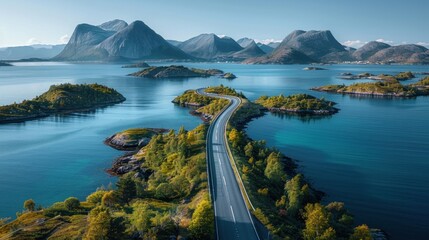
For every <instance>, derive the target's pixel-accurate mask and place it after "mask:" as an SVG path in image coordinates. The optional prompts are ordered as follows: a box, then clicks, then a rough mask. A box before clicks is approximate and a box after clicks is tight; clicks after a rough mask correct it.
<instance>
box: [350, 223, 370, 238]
mask: <svg viewBox="0 0 429 240" xmlns="http://www.w3.org/2000/svg"><path fill="white" fill-rule="evenodd" d="M350 240H372V236H371V231H370V230H369V228H368V226H367V225H365V224H363V225H360V226H357V227H355V229H354V231H353V234H352V235H351V236H350Z"/></svg>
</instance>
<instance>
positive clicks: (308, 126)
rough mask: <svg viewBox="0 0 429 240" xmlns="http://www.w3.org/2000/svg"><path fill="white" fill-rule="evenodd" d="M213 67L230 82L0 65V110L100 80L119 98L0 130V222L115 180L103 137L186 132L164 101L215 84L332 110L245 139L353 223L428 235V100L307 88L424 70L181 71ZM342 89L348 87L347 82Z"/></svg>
mask: <svg viewBox="0 0 429 240" xmlns="http://www.w3.org/2000/svg"><path fill="white" fill-rule="evenodd" d="M185 65H188V66H193V67H201V68H219V69H222V70H224V71H231V72H233V73H234V74H236V75H237V76H238V78H237V79H236V80H233V81H227V80H223V79H217V78H208V79H186V80H148V79H138V78H133V77H127V76H125V75H126V74H127V73H130V72H132V71H133V69H122V68H120V65H100V64H87V65H72V64H22V65H20V66H17V67H11V68H0V104H1V105H3V104H10V103H13V102H15V101H16V102H19V101H21V100H23V99H26V98H32V97H34V96H36V95H39V94H41V93H43V92H44V91H46V90H47V89H48V87H49V86H50V85H51V84H53V83H61V82H72V83H94V82H97V83H100V84H105V85H107V86H110V87H113V88H115V89H117V90H118V91H119V92H121V93H122V94H123V95H124V96H125V97H126V98H127V101H125V102H124V103H122V104H118V105H115V106H112V107H108V108H104V109H100V110H97V111H94V112H87V113H79V114H69V115H61V116H53V117H49V118H44V119H40V120H35V121H29V122H26V123H20V124H6V125H0V216H14V214H15V212H16V211H18V210H21V209H22V203H23V201H24V200H26V199H28V198H33V199H34V200H35V201H36V202H37V203H40V204H43V205H45V206H46V205H49V204H51V203H53V202H55V201H61V200H64V199H65V198H66V197H68V196H76V197H79V198H82V199H83V198H84V197H85V196H86V195H87V194H88V193H90V192H92V191H94V190H95V189H96V188H97V187H98V186H100V185H103V184H104V185H107V184H109V183H110V182H114V181H115V178H112V177H109V176H108V175H107V174H106V173H105V172H104V169H106V168H107V167H109V166H110V164H111V162H112V160H113V159H114V158H115V157H117V156H119V155H120V154H121V153H120V152H118V151H116V150H113V149H110V148H109V147H107V146H105V145H103V143H102V141H103V140H104V138H106V137H107V136H109V135H111V134H113V133H115V132H117V131H120V130H123V129H126V128H130V127H165V128H175V129H178V128H179V127H180V126H182V125H184V126H185V127H186V128H189V129H190V128H193V127H195V126H196V125H198V124H199V123H200V120H199V119H198V118H195V117H192V116H191V115H189V114H188V112H189V110H187V109H184V108H181V107H177V106H174V105H173V104H172V103H171V100H172V99H173V98H174V96H176V95H178V94H180V93H181V92H183V91H184V90H186V89H189V88H197V87H204V86H208V85H218V84H220V83H222V84H224V85H228V86H231V87H234V88H237V89H238V90H241V91H243V92H244V93H245V94H246V95H247V96H248V97H249V98H250V99H252V100H253V99H255V98H257V97H259V96H260V95H275V94H280V93H282V94H286V95H288V94H293V93H303V92H304V93H311V94H313V95H315V96H318V97H322V96H323V97H325V98H327V99H329V100H332V101H335V102H337V103H338V107H339V108H340V109H341V111H340V112H339V113H338V114H336V115H334V116H332V117H327V118H321V119H312V120H308V119H300V118H297V117H281V116H275V115H273V114H267V115H266V116H264V117H262V118H259V119H256V120H254V121H252V122H251V123H250V124H249V126H248V133H249V135H250V136H251V137H252V138H254V139H266V140H267V142H268V144H269V145H271V146H275V147H277V148H278V149H280V150H282V151H283V152H284V153H285V154H286V155H288V156H291V157H293V158H294V159H296V160H297V161H299V164H300V166H301V167H300V169H301V171H303V172H304V173H305V174H306V176H307V177H308V178H309V179H310V180H311V181H312V182H313V184H314V185H315V186H316V187H317V188H318V189H320V190H323V191H325V192H326V193H327V197H326V199H325V201H326V202H328V201H333V200H336V201H343V202H345V203H346V206H347V207H348V208H349V209H350V210H351V211H352V212H353V213H354V214H355V219H356V221H357V222H358V223H363V222H365V223H368V224H369V225H370V226H372V227H379V228H383V229H385V230H387V231H388V232H389V233H390V234H391V235H392V237H393V239H428V238H429V230H428V229H429V204H428V203H427V199H429V175H428V174H427V172H428V170H429V128H428V127H427V124H428V119H429V98H428V97H419V98H417V99H407V100H385V99H376V98H375V99H371V98H354V97H349V96H341V95H332V94H327V93H319V92H312V91H310V90H308V89H309V88H310V87H314V86H319V85H325V84H333V83H343V82H344V81H343V80H339V79H338V78H337V76H338V75H339V74H340V73H342V72H352V73H361V72H371V73H392V74H393V73H397V72H400V71H406V70H412V71H418V72H423V71H426V72H427V71H429V69H428V67H422V66H354V65H336V66H326V68H328V69H329V70H328V71H302V70H301V69H302V68H303V67H304V66H299V65H294V66H275V65H270V66H252V65H236V64H185ZM345 83H346V84H347V83H348V82H345Z"/></svg>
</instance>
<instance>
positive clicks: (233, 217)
mask: <svg viewBox="0 0 429 240" xmlns="http://www.w3.org/2000/svg"><path fill="white" fill-rule="evenodd" d="M229 207H230V208H231V213H232V219H234V223H236V221H235V216H234V210H232V206H231V205H229Z"/></svg>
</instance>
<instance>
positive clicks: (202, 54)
mask: <svg viewBox="0 0 429 240" xmlns="http://www.w3.org/2000/svg"><path fill="white" fill-rule="evenodd" d="M178 47H179V48H180V49H182V50H183V51H184V52H186V53H188V54H190V55H192V56H194V57H197V58H204V59H216V58H224V57H226V56H228V55H230V54H231V53H233V52H237V51H240V50H242V49H243V48H242V47H241V46H240V45H239V44H238V43H237V42H236V41H234V40H233V39H232V38H230V37H223V38H220V37H218V36H217V35H215V34H213V33H211V34H201V35H198V36H196V37H193V38H191V39H189V40H186V41H184V42H183V43H181V44H180V45H179V46H178Z"/></svg>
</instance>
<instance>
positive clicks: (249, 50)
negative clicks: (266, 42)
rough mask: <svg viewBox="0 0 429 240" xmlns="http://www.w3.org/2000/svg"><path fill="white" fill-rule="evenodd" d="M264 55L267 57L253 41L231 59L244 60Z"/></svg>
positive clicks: (232, 55)
mask: <svg viewBox="0 0 429 240" xmlns="http://www.w3.org/2000/svg"><path fill="white" fill-rule="evenodd" d="M262 55H265V52H264V51H262V49H260V48H259V47H258V45H256V43H255V41H253V40H252V41H251V42H250V43H249V44H248V45H247V46H246V47H245V48H244V49H243V50H240V51H238V52H235V53H233V54H231V57H232V58H233V59H240V60H244V59H248V58H252V57H260V56H262Z"/></svg>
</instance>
